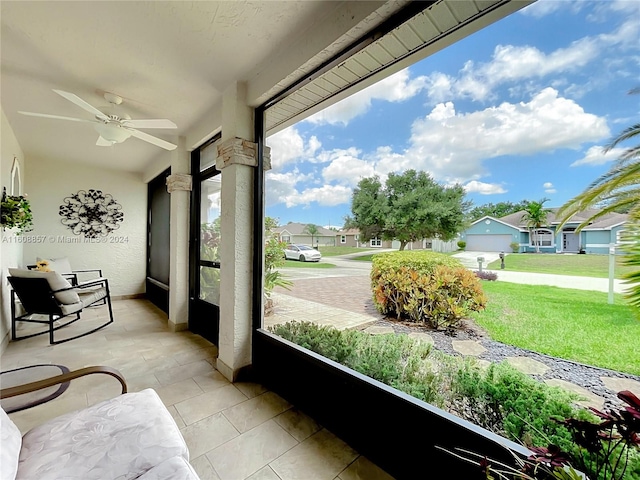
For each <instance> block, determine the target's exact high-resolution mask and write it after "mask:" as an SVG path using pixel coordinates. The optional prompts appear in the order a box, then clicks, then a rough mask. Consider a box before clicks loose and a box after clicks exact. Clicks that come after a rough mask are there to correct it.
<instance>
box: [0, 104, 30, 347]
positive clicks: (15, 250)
mask: <svg viewBox="0 0 640 480" xmlns="http://www.w3.org/2000/svg"><path fill="white" fill-rule="evenodd" d="M1 116H2V119H1V123H0V136H1V137H2V142H0V155H1V157H0V186H2V187H7V191H8V193H11V191H10V184H11V166H12V165H13V159H14V157H15V158H17V159H18V162H19V163H20V172H21V177H22V185H23V188H22V192H15V193H24V191H25V190H24V179H25V173H26V168H25V165H24V154H23V152H22V149H21V148H20V145H19V144H18V140H17V139H16V137H15V135H14V133H13V129H12V128H11V125H10V124H9V121H8V120H7V117H6V116H5V114H4V111H1ZM14 238H15V235H14V233H13V232H11V231H6V232H5V231H1V232H0V242H1V243H0V268H1V269H2V271H1V273H0V276H1V279H2V285H1V287H0V354H2V352H3V351H4V349H5V348H6V345H7V343H8V340H9V331H10V327H11V304H10V299H11V293H10V290H9V286H8V282H7V280H6V278H7V268H10V267H17V266H18V265H20V263H22V250H23V249H22V244H21V243H17V242H15V241H13V239H14Z"/></svg>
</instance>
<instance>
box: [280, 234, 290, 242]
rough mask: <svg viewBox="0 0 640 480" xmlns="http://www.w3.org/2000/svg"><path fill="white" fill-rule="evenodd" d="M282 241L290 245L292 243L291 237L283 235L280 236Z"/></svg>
mask: <svg viewBox="0 0 640 480" xmlns="http://www.w3.org/2000/svg"><path fill="white" fill-rule="evenodd" d="M280 241H281V242H285V243H289V242H290V241H291V235H282V236H280Z"/></svg>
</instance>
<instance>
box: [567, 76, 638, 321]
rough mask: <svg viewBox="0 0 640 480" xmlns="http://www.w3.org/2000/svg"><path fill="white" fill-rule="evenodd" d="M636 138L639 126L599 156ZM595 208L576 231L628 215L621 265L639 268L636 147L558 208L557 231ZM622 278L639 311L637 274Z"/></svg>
mask: <svg viewBox="0 0 640 480" xmlns="http://www.w3.org/2000/svg"><path fill="white" fill-rule="evenodd" d="M629 93H630V94H637V93H640V88H635V89H633V90H631V91H630V92H629ZM638 137H640V123H636V124H634V125H631V126H630V127H628V128H625V129H624V130H623V131H622V132H620V133H619V134H618V135H617V136H615V137H614V138H613V139H611V140H610V141H609V143H608V144H607V145H606V146H605V147H604V149H603V153H607V152H609V151H611V150H613V149H614V148H615V147H617V146H618V145H620V144H621V143H623V142H626V141H629V140H635V139H637V138H638ZM595 205H599V206H602V207H603V208H602V209H601V210H600V211H599V212H597V213H596V214H594V215H592V216H591V217H589V218H588V219H586V220H585V221H584V222H582V223H581V224H580V225H578V227H577V228H576V231H577V232H579V231H580V230H582V229H583V228H584V227H586V226H588V225H589V224H591V223H593V222H594V221H595V220H597V219H598V218H600V217H602V216H603V215H606V214H607V213H610V212H621V211H623V212H625V211H626V212H628V214H629V222H628V224H627V226H626V227H625V235H624V241H625V242H624V243H623V245H622V248H623V249H624V250H625V251H626V253H627V256H626V258H625V263H626V264H627V265H630V266H635V267H640V248H639V247H638V245H639V244H640V144H636V145H632V146H630V147H628V148H626V149H625V150H624V151H623V152H622V154H621V155H620V157H619V158H618V160H617V161H616V162H615V163H614V164H613V165H612V166H611V168H610V169H609V171H608V172H606V173H605V174H603V175H601V176H600V177H599V178H597V179H596V180H595V181H594V182H593V183H591V185H589V186H588V187H587V188H586V189H585V191H584V192H582V193H581V194H579V195H578V196H576V197H574V198H572V199H571V200H569V201H568V202H567V203H566V204H564V205H563V206H562V207H560V210H558V212H557V216H558V218H559V219H560V221H561V223H560V225H558V230H560V229H561V228H562V227H563V226H564V224H565V223H566V222H567V221H569V220H570V219H571V217H573V215H575V214H576V213H578V212H582V211H584V210H586V209H588V208H590V207H593V206H595ZM623 278H625V279H626V280H627V283H629V284H630V285H631V287H630V288H629V289H628V290H627V295H626V296H627V299H628V300H629V303H630V304H631V305H632V306H634V307H635V308H636V309H637V310H638V311H640V271H634V272H631V273H628V274H626V275H625V276H624V277H623Z"/></svg>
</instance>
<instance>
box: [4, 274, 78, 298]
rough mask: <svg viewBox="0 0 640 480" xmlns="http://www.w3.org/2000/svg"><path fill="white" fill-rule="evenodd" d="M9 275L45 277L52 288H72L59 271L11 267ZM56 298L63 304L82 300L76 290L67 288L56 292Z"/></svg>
mask: <svg viewBox="0 0 640 480" xmlns="http://www.w3.org/2000/svg"><path fill="white" fill-rule="evenodd" d="M9 275H11V276H12V277H19V278H45V279H46V280H47V282H49V288H51V290H60V289H63V288H70V287H71V284H70V283H69V282H68V281H67V280H66V279H65V278H64V277H63V276H62V275H60V274H59V273H58V272H38V271H36V270H22V269H20V268H10V269H9ZM55 297H56V300H58V302H60V303H63V304H67V305H69V304H72V303H78V302H80V297H79V296H78V294H77V293H76V291H75V290H66V291H64V292H58V293H56V294H55Z"/></svg>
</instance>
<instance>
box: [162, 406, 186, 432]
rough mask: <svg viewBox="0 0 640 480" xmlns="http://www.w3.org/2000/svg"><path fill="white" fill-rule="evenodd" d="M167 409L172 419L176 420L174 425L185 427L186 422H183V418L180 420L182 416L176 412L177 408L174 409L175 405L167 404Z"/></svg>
mask: <svg viewBox="0 0 640 480" xmlns="http://www.w3.org/2000/svg"><path fill="white" fill-rule="evenodd" d="M167 410H168V411H169V413H170V414H171V416H172V417H173V421H174V422H176V425H177V426H178V428H184V427H186V424H185V423H184V420H182V417H181V416H180V414H179V413H178V410H177V409H176V406H175V405H169V406H168V407H167Z"/></svg>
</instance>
